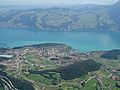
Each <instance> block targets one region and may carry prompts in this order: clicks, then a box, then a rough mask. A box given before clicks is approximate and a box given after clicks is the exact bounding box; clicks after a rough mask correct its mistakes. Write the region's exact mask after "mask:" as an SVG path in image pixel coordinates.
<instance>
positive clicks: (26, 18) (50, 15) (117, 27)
mask: <svg viewBox="0 0 120 90" xmlns="http://www.w3.org/2000/svg"><path fill="white" fill-rule="evenodd" d="M119 9H120V1H118V2H117V3H116V4H114V5H75V6H67V7H51V8H39V7H37V8H36V9H32V8H26V9H23V8H21V9H19V8H18V9H17V10H13V8H12V10H4V9H3V10H2V9H1V10H0V28H24V29H36V30H55V31H58V30H63V31H72V30H81V29H87V30H91V29H92V30H114V31H120V17H119V14H120V10H119Z"/></svg>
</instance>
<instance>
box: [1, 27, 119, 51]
mask: <svg viewBox="0 0 120 90" xmlns="http://www.w3.org/2000/svg"><path fill="white" fill-rule="evenodd" d="M40 43H64V44H67V45H70V46H72V47H73V48H74V49H76V50H79V51H81V52H86V51H94V50H111V49H120V32H112V31H111V32H107V31H105V32H103V31H101V32H100V31H99V32H96V31H74V32H73V31H72V32H64V31H59V32H55V31H39V30H25V29H0V46H1V47H4V46H8V47H11V48H12V47H18V46H24V45H32V44H40Z"/></svg>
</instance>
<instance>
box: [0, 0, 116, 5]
mask: <svg viewBox="0 0 120 90" xmlns="http://www.w3.org/2000/svg"><path fill="white" fill-rule="evenodd" d="M117 1H118V0H0V5H39V4H68V5H69V4H72V5H74V4H113V3H116V2H117Z"/></svg>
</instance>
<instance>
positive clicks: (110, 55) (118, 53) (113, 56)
mask: <svg viewBox="0 0 120 90" xmlns="http://www.w3.org/2000/svg"><path fill="white" fill-rule="evenodd" d="M119 56H120V50H111V51H107V52H105V53H103V54H102V55H101V56H100V57H102V58H107V59H118V58H119Z"/></svg>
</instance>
